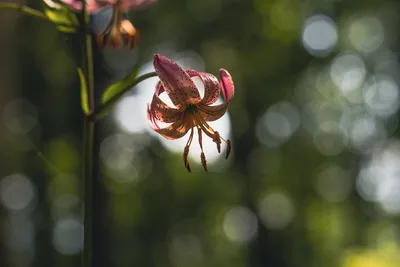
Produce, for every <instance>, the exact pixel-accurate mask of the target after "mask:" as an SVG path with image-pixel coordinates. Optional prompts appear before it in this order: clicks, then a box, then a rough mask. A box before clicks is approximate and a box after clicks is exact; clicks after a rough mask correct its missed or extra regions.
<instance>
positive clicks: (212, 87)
mask: <svg viewBox="0 0 400 267" xmlns="http://www.w3.org/2000/svg"><path fill="white" fill-rule="evenodd" d="M154 68H155V70H156V72H157V74H158V77H159V78H160V81H159V82H158V83H157V85H156V91H155V93H154V96H153V100H152V102H151V104H149V105H148V109H147V117H148V121H149V124H150V127H151V128H152V129H153V130H154V131H156V132H157V133H159V134H160V135H162V136H163V137H165V138H166V139H170V140H174V139H179V138H181V137H183V136H185V135H186V133H187V132H188V131H189V130H190V131H191V132H190V136H189V139H188V141H187V143H186V146H185V149H184V151H183V161H184V164H185V167H186V168H187V169H188V171H189V172H190V171H191V169H190V165H189V161H188V154H189V148H190V145H191V144H192V140H193V133H194V128H197V130H198V137H199V145H200V148H201V154H200V158H201V163H202V165H203V167H204V170H206V171H207V163H206V158H205V155H204V152H203V142H202V132H204V133H205V134H206V135H207V136H208V137H210V138H211V139H212V140H213V142H215V143H216V145H217V149H218V152H221V140H222V141H224V142H226V144H227V154H226V158H228V156H229V153H230V151H231V141H230V140H229V139H228V140H225V139H223V138H221V137H220V135H219V133H218V132H217V131H215V130H214V129H213V128H211V126H210V125H209V124H208V123H207V122H208V121H215V120H218V119H219V118H221V117H222V116H223V115H224V114H225V113H226V111H227V109H228V106H229V103H230V101H231V99H232V97H233V95H234V85H233V81H232V77H231V76H230V75H229V73H228V72H227V71H226V70H224V69H220V82H218V79H217V78H216V77H215V76H213V75H212V74H209V73H204V72H197V71H195V70H187V71H185V70H183V69H182V68H181V67H180V66H179V65H178V64H176V63H175V62H174V61H172V60H170V59H168V58H166V57H164V56H161V55H158V54H157V55H155V56H154ZM192 77H199V78H200V79H201V80H202V82H203V84H204V97H203V98H201V97H200V93H199V91H198V89H197V87H196V85H195V84H194V82H193V80H192V79H191V78H192ZM164 91H165V92H166V93H167V95H168V96H169V98H170V99H171V101H172V103H173V104H174V105H175V107H171V106H168V105H167V104H165V103H164V102H163V101H162V100H161V99H160V98H159V95H160V94H161V93H163V92H164ZM220 91H222V94H223V96H224V99H225V103H223V104H220V105H212V104H214V103H215V102H216V101H217V99H218V98H219V95H220ZM157 121H160V122H164V123H171V125H169V126H168V127H166V128H160V127H159V125H158V123H157Z"/></svg>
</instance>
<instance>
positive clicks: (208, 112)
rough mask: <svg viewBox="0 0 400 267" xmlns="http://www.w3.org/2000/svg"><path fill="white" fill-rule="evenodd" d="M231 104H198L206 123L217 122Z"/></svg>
mask: <svg viewBox="0 0 400 267" xmlns="http://www.w3.org/2000/svg"><path fill="white" fill-rule="evenodd" d="M229 103H230V102H225V103H223V104H220V105H216V106H207V105H203V104H197V107H198V109H199V111H200V114H201V116H202V117H203V118H204V120H206V121H216V120H218V119H219V118H221V117H222V116H223V115H224V114H225V112H226V111H227V109H228V106H229Z"/></svg>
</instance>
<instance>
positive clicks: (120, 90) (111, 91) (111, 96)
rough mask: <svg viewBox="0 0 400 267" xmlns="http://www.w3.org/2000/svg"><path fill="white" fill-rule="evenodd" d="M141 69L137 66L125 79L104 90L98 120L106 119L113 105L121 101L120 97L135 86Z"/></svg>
mask: <svg viewBox="0 0 400 267" xmlns="http://www.w3.org/2000/svg"><path fill="white" fill-rule="evenodd" d="M139 68H140V64H137V65H136V66H135V67H134V68H133V70H132V71H131V72H130V73H129V74H128V75H127V76H126V77H125V78H124V79H122V80H120V81H117V82H114V83H112V84H111V85H110V86H108V87H107V88H106V89H105V90H104V93H103V95H102V96H101V105H102V109H101V112H100V113H99V114H98V115H97V116H96V118H101V117H104V116H105V115H106V114H107V113H108V111H109V110H110V109H111V108H112V106H113V104H114V103H115V102H117V101H118V100H119V97H118V96H122V95H123V94H124V93H125V92H126V91H127V90H128V89H129V87H131V86H133V85H134V84H135V82H136V77H137V74H138V72H139Z"/></svg>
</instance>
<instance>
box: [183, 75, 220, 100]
mask: <svg viewBox="0 0 400 267" xmlns="http://www.w3.org/2000/svg"><path fill="white" fill-rule="evenodd" d="M186 72H187V73H188V74H189V76H190V77H200V79H201V81H202V82H203V84H204V97H203V99H202V100H201V101H200V103H202V104H206V105H211V104H214V103H215V101H217V100H218V97H219V92H220V87H219V82H218V79H217V78H216V77H215V76H214V75H212V74H210V73H205V72H198V71H195V70H187V71H186Z"/></svg>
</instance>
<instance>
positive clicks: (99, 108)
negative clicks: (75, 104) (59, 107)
mask: <svg viewBox="0 0 400 267" xmlns="http://www.w3.org/2000/svg"><path fill="white" fill-rule="evenodd" d="M156 76H157V73H156V72H149V73H146V74H143V75H142V76H139V77H137V78H136V79H135V81H134V82H133V83H131V84H129V85H128V86H126V87H125V88H124V89H123V90H121V91H119V92H118V93H117V94H115V95H114V96H113V97H111V98H110V99H109V100H108V101H107V102H104V103H101V104H100V105H98V106H97V107H96V108H95V109H94V111H93V112H92V114H91V115H89V116H88V117H89V118H91V119H96V118H97V117H98V116H99V115H100V114H102V113H103V112H104V111H106V110H108V109H109V108H110V107H111V106H112V105H113V104H115V103H116V102H117V101H118V100H119V99H120V98H121V97H122V96H123V95H124V94H126V93H127V92H129V90H131V89H132V87H133V86H135V85H137V84H138V83H140V82H142V81H144V80H146V79H148V78H152V77H156Z"/></svg>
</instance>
